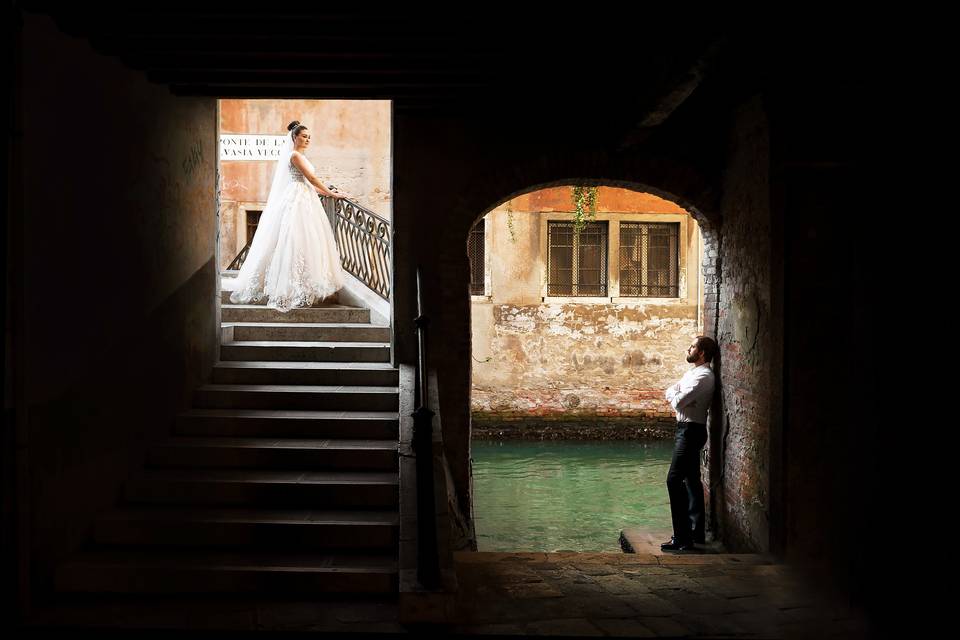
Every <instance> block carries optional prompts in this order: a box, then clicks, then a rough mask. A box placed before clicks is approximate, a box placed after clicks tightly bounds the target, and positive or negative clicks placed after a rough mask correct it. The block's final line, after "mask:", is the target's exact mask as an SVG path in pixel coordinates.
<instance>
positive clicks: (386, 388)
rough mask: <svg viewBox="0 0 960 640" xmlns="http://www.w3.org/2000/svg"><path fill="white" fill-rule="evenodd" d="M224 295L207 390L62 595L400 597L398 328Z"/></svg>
mask: <svg viewBox="0 0 960 640" xmlns="http://www.w3.org/2000/svg"><path fill="white" fill-rule="evenodd" d="M224 282H225V287H226V286H228V285H227V284H226V283H227V282H228V280H227V279H225V280H224ZM229 294H230V292H229V291H228V290H225V291H223V298H222V300H221V301H222V303H223V304H222V333H223V337H222V341H221V348H220V359H221V362H219V363H218V364H217V365H216V366H215V368H214V370H213V378H212V380H211V383H210V384H207V385H204V386H202V387H201V388H199V389H197V390H196V392H195V397H194V406H193V408H192V409H191V410H189V411H186V412H185V413H183V414H181V415H179V416H177V419H176V423H175V425H174V429H173V433H172V435H171V437H170V438H169V439H168V440H167V441H166V442H162V443H159V444H157V445H155V446H153V447H152V448H151V449H150V450H149V451H148V455H147V465H146V468H144V469H143V470H142V472H141V473H139V474H138V475H137V476H136V477H134V478H132V479H131V480H130V481H129V482H128V483H127V485H126V486H125V488H124V502H123V503H122V504H120V505H119V506H118V507H117V508H116V509H115V510H113V511H110V512H108V513H104V514H102V515H101V516H100V517H99V518H97V520H96V523H95V526H94V531H93V543H92V544H91V545H90V546H89V547H88V548H87V549H85V550H84V551H82V552H80V553H78V554H77V555H75V556H74V557H73V558H71V559H70V560H68V561H67V562H66V563H64V564H62V565H61V566H60V567H59V568H58V570H57V573H56V579H55V580H56V586H57V589H58V590H59V591H61V592H71V593H152V594H180V593H195V594H196V593H208V594H217V593H250V594H270V595H276V594H297V595H301V596H303V595H317V594H324V593H326V594H381V595H385V596H388V597H395V596H396V594H397V590H398V565H397V563H398V548H399V533H398V532H399V515H398V508H399V491H398V489H399V484H398V469H399V460H398V430H399V425H398V411H399V388H398V387H399V372H398V370H397V369H395V368H393V367H391V366H390V363H389V359H390V349H389V346H390V345H389V341H390V328H389V327H386V326H375V325H373V324H371V322H370V311H369V309H363V308H358V307H349V306H344V305H339V304H330V303H327V304H318V305H315V306H314V307H311V308H305V309H296V310H293V311H291V312H290V313H287V314H282V313H279V312H277V311H275V310H273V309H268V308H266V307H265V306H263V305H232V304H230V302H229Z"/></svg>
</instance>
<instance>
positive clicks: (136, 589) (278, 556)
mask: <svg viewBox="0 0 960 640" xmlns="http://www.w3.org/2000/svg"><path fill="white" fill-rule="evenodd" d="M55 586H56V588H57V590H58V591H61V592H84V593H154V594H160V593H168V594H175V593H263V594H268V595H274V594H280V593H283V594H301V595H303V596H312V595H315V594H317V593H344V594H347V593H349V594H363V593H395V592H396V591H397V589H398V572H397V560H396V558H395V557H394V556H393V555H387V554H384V555H342V554H338V555H333V554H320V553H297V554H293V553H265V552H248V553H243V552H234V553H224V552H212V551H205V550H179V549H178V550H145V551H142V550H126V549H119V550H114V549H108V550H91V551H87V552H84V553H80V554H77V555H76V556H74V557H73V558H72V559H70V560H69V561H67V562H65V563H64V564H62V565H61V566H60V567H58V569H57V571H56V577H55Z"/></svg>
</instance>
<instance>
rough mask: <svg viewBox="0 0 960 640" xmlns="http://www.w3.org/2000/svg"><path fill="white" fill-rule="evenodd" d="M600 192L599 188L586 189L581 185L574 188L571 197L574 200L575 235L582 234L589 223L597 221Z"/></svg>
mask: <svg viewBox="0 0 960 640" xmlns="http://www.w3.org/2000/svg"><path fill="white" fill-rule="evenodd" d="M598 191H599V187H584V186H581V185H576V186H574V187H573V189H572V192H571V197H572V198H573V232H574V233H580V232H581V231H583V228H584V227H585V226H587V223H588V222H593V221H594V219H596V217H597V192H598Z"/></svg>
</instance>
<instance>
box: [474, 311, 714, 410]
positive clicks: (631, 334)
mask: <svg viewBox="0 0 960 640" xmlns="http://www.w3.org/2000/svg"><path fill="white" fill-rule="evenodd" d="M491 309H492V311H493V317H492V319H491V321H492V324H493V328H494V331H495V334H496V335H495V337H493V338H492V340H491V342H490V346H489V348H488V349H487V350H486V352H487V353H489V354H490V355H488V356H486V357H489V358H491V360H490V361H489V362H482V360H484V359H485V358H483V357H480V356H479V355H477V356H475V357H477V359H478V360H481V362H475V363H474V385H473V406H472V408H473V412H474V417H475V418H477V419H480V418H483V419H488V420H490V419H493V420H496V419H516V418H520V417H523V416H530V417H539V418H544V417H552V418H554V419H561V420H562V419H567V420H589V419H591V418H593V417H602V416H621V417H624V416H634V417H642V418H651V419H658V418H670V417H672V416H673V412H672V410H671V409H670V406H669V405H668V404H667V403H666V401H665V400H664V398H663V390H664V389H666V387H668V386H669V385H670V384H672V383H674V382H676V381H677V380H678V379H679V378H680V377H681V376H682V375H683V372H684V371H686V369H687V368H688V367H689V364H687V363H686V361H685V360H684V358H683V354H684V353H685V352H686V348H687V346H688V345H689V344H690V340H691V339H692V337H693V336H695V335H696V308H695V307H691V306H689V305H684V306H682V307H680V306H677V307H669V306H666V305H656V304H650V305H629V306H628V305H623V304H616V305H610V304H604V305H596V304H590V305H587V304H540V305H523V306H518V305H491ZM483 353H484V350H481V351H480V354H483ZM678 354H679V355H678ZM482 414H487V415H482Z"/></svg>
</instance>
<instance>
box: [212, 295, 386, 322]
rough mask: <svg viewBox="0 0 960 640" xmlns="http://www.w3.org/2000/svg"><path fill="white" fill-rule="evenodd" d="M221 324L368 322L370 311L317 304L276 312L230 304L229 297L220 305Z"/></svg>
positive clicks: (344, 306)
mask: <svg viewBox="0 0 960 640" xmlns="http://www.w3.org/2000/svg"><path fill="white" fill-rule="evenodd" d="M220 320H221V321H222V322H358V323H368V322H370V309H367V308H364V307H353V306H350V305H344V304H332V303H318V304H315V305H314V306H312V307H298V308H296V309H290V310H289V311H278V310H276V309H273V308H271V307H268V306H266V305H264V304H231V303H230V301H229V296H227V299H226V300H222V304H221V305H220Z"/></svg>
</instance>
